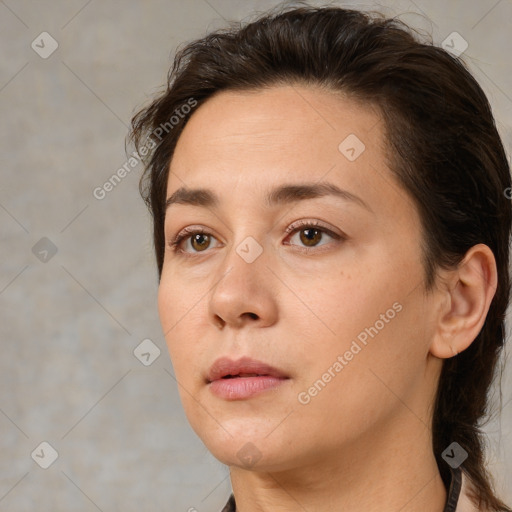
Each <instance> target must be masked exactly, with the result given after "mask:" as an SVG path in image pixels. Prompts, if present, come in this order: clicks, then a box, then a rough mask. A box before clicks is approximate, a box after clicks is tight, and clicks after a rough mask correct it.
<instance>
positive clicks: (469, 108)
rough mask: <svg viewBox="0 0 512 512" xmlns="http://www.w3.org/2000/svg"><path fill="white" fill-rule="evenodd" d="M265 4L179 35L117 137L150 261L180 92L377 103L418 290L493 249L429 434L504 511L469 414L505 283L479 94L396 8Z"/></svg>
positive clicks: (497, 178)
mask: <svg viewBox="0 0 512 512" xmlns="http://www.w3.org/2000/svg"><path fill="white" fill-rule="evenodd" d="M278 9H279V10H278V11H275V12H272V11H271V12H269V13H266V14H265V15H263V16H261V17H260V18H258V19H256V20H255V21H253V22H251V23H248V24H245V25H242V24H234V25H233V26H232V27H230V28H229V29H223V30H218V31H216V32H213V33H210V34H209V35H207V36H206V37H204V38H202V39H199V40H196V41H193V42H191V43H189V44H188V45H186V46H185V47H184V48H182V49H181V50H180V51H179V52H178V53H177V55H176V57H175V60H174V64H173V66H172V68H171V70H170V71H169V76H168V84H167V88H166V89H165V90H164V91H163V92H162V93H161V94H159V95H158V97H157V98H155V99H154V101H152V103H151V104H150V105H149V106H147V107H146V108H144V109H143V110H141V111H140V112H139V113H138V114H136V115H135V116H134V117H133V119H132V130H131V133H130V139H131V140H132V141H133V142H134V143H135V147H136V149H137V151H139V153H142V154H143V155H146V157H143V160H144V163H145V166H146V169H145V172H144V175H143V177H142V178H141V193H142V196H143V198H144V200H145V201H146V203H147V205H148V207H149V209H150V211H151V213H152V216H153V226H154V244H155V252H156V260H157V265H158V272H159V275H160V274H161V271H162V265H163V258H164V247H165V240H164V230H163V223H164V215H165V199H166V187H167V178H168V173H169V164H170V161H171V159H172V156H173V152H174V148H175V146H176V143H177V141H178V138H179V136H180V133H181V131H182V130H183V127H184V126H185V124H186V122H187V121H188V119H189V118H190V116H191V115H192V113H193V109H191V108H188V110H187V109H185V108H184V106H185V105H189V106H190V105H194V106H197V105H199V106H200V105H201V104H202V103H204V102H205V101H206V100H207V99H208V98H210V97H211V96H212V95H213V94H214V93H216V92H218V91H222V90H249V89H258V88H264V87H269V86H272V85H277V84H293V83H301V84H306V85H307V84H314V85H321V86H324V87H326V88H327V89H328V90H333V91H341V92H343V93H345V94H347V95H348V96H350V97H352V98H354V99H355V100H361V101H364V102H366V103H370V104H372V105H374V106H375V107H377V108H378V109H379V111H380V113H381V115H382V117H383V119H384V121H385V127H386V137H387V142H388V144H387V150H388V151H387V152H388V155H387V156H388V163H389V167H390V169H391V171H392V172H393V173H394V174H395V175H396V178H397V179H398V181H399V182H400V183H401V185H402V186H403V188H404V189H405V190H406V191H407V192H408V193H409V194H410V196H411V197H412V198H413V199H414V201H415V204H416V206H417V208H418V211H419V213H420V218H421V221H422V230H423V240H424V247H423V260H424V267H425V282H426V288H427V290H430V289H432V287H433V285H434V282H435V276H436V269H438V268H451V267H453V266H454V265H457V264H458V263H459V262H460V261H461V260H462V258H463V257H464V255H465V253H466V252H467V251H468V249H470V248H471V247H472V246H473V245H475V244H478V243H484V244H486V245H488V246H489V247H490V248H491V250H492V252H493V253H494V255H495V258H496V263H497V269H498V287H497V290H496V294H495V296H494V298H493V300H492V303H491V306H490V309H489V312H488V315H487V318H486V320H485V324H484V326H483V328H482V330H481V332H480V333H479V335H478V336H477V338H476V339H475V341H474V342H473V343H472V344H471V345H470V346H469V348H467V349H466V350H465V351H463V352H462V353H460V354H458V355H457V356H455V357H452V358H449V359H447V360H445V361H444V362H443V369H442V373H441V377H440V380H439V385H438V389H437V396H436V401H435V405H434V412H433V420H432V434H433V451H434V454H435V456H436V460H437V464H438V466H439V470H440V473H441V476H442V478H443V481H444V483H445V485H447V483H448V482H449V480H450V472H449V467H448V465H447V463H446V462H445V461H444V460H443V458H442V457H441V454H442V452H443V451H444V450H445V449H446V448H447V447H448V446H449V445H450V444H451V443H452V442H453V441H456V442H457V443H459V444H460V445H461V446H462V447H463V448H464V449H465V450H466V451H467V452H468V458H467V459H466V461H465V462H464V464H463V465H462V468H463V469H464V471H465V472H466V474H468V475H469V477H470V479H471V481H472V482H473V485H474V488H475V490H476V496H475V498H474V501H475V504H477V505H478V506H479V507H485V508H486V509H490V510H505V511H509V512H510V510H511V509H510V508H508V507H507V506H506V505H505V504H504V503H503V502H502V501H501V500H500V499H499V498H498V497H496V495H495V492H494V490H493V486H492V480H491V477H490V475H489V473H488V472H487V470H486V467H485V458H484V434H483V432H482V431H481V423H480V422H481V420H482V419H483V418H484V416H485V415H486V414H487V413H488V412H489V411H488V400H487V396H488V392H489V389H490V385H491V383H492V380H493V377H494V375H495V370H496V366H497V362H498V358H499V354H500V351H501V349H502V347H503V344H504V341H505V330H504V319H505V313H506V308H507V305H508V301H509V290H510V276H509V270H508V263H509V245H508V244H509V237H510V230H511V205H510V201H509V200H508V199H507V197H506V195H507V193H506V191H507V190H510V187H511V180H510V170H509V166H508V162H507V158H506V155H505V151H504V148H503V145H502V142H501V140H500V137H499V134H498V132H497V129H496V126H495V122H494V118H493V115H492V112H491V108H490V105H489V102H488V100H487V98H486V96H485V94H484V93H483V91H482V89H481V88H480V86H479V85H478V83H477V82H476V80H475V79H474V78H473V77H472V75H471V74H470V72H469V71H468V70H467V68H466V66H465V65H464V63H463V62H462V61H461V59H460V58H455V57H453V56H452V55H450V54H449V53H448V52H446V51H444V50H443V49H441V48H438V47H435V46H434V45H433V44H431V43H430V42H427V43H423V42H421V41H419V39H418V38H417V37H416V36H414V35H413V34H412V32H411V30H410V29H409V27H407V26H406V25H404V24H403V23H402V22H400V21H399V20H397V19H386V18H385V17H384V16H382V15H379V14H377V13H364V12H361V11H356V10H349V9H342V8H337V7H310V6H307V5H305V6H304V5H303V6H300V7H298V8H297V7H293V8H291V7H290V6H286V7H285V8H282V7H280V6H278ZM184 112H186V113H184ZM171 118H173V119H174V122H171V121H170V119H171ZM164 131H165V134H164V133H163V132H164ZM156 139H158V140H156ZM148 144H149V145H150V146H149V147H150V149H148ZM500 398H501V393H500Z"/></svg>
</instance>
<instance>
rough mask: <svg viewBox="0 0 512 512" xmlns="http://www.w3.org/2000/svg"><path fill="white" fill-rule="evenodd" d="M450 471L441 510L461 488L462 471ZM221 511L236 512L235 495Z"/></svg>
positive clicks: (451, 511) (450, 508)
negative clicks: (449, 478) (445, 496)
mask: <svg viewBox="0 0 512 512" xmlns="http://www.w3.org/2000/svg"><path fill="white" fill-rule="evenodd" d="M450 471H451V475H452V478H451V481H450V488H449V489H448V493H447V494H448V495H447V498H446V504H445V506H444V509H443V512H456V510H457V504H458V502H459V496H460V491H461V488H462V472H461V470H460V467H459V468H457V469H452V468H450ZM222 512H236V503H235V497H234V496H233V494H231V496H230V497H229V500H228V502H227V503H226V505H225V507H224V508H223V509H222Z"/></svg>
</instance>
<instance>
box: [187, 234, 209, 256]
mask: <svg viewBox="0 0 512 512" xmlns="http://www.w3.org/2000/svg"><path fill="white" fill-rule="evenodd" d="M190 244H191V246H192V248H193V249H194V250H195V251H198V252H200V251H204V250H205V249H208V246H209V245H210V235H207V234H206V233H196V234H195V235H192V237H191V238H190Z"/></svg>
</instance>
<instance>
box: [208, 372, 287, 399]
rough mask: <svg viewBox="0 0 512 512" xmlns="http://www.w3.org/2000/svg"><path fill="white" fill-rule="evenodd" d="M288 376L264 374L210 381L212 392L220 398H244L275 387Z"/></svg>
mask: <svg viewBox="0 0 512 512" xmlns="http://www.w3.org/2000/svg"><path fill="white" fill-rule="evenodd" d="M285 380H287V378H286V377H271V376H270V375H262V376H261V377H234V378H232V379H218V380H214V381H213V382H210V384H209V386H210V390H211V392H212V393H213V394H214V395H216V396H218V397H219V398H224V399H225V400H243V399H244V398H250V397H252V396H254V395H257V394H259V393H262V392H263V391H267V390H269V389H275V388H277V387H278V386H279V385H281V384H282V383H283V382H284V381H285Z"/></svg>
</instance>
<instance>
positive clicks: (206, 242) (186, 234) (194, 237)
mask: <svg viewBox="0 0 512 512" xmlns="http://www.w3.org/2000/svg"><path fill="white" fill-rule="evenodd" d="M212 239H215V237H214V236H213V235H212V234H211V233H208V232H207V231H205V230H203V229H197V228H194V227H188V228H185V229H183V230H182V231H181V232H180V233H179V234H178V235H177V236H176V238H175V239H174V240H172V241H171V242H169V245H170V246H171V249H172V250H173V251H174V252H181V253H186V254H189V253H190V251H188V250H183V249H182V248H181V245H182V243H183V242H186V243H185V245H186V246H187V245H188V246H189V247H190V246H191V247H192V249H193V251H192V253H193V252H204V251H206V249H208V248H209V246H210V243H211V240H212Z"/></svg>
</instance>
